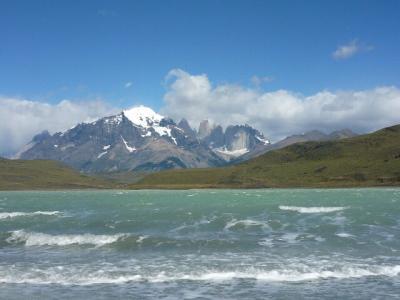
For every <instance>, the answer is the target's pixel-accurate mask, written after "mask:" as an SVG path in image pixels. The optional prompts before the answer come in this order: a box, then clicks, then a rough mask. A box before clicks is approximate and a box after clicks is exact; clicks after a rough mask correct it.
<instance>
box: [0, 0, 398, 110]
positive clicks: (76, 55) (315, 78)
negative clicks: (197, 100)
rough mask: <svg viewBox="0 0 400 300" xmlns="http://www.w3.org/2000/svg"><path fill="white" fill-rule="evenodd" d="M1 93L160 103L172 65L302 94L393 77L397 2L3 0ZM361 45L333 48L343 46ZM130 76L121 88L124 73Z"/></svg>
mask: <svg viewBox="0 0 400 300" xmlns="http://www.w3.org/2000/svg"><path fill="white" fill-rule="evenodd" d="M0 6H1V9H0V66H1V67H0V68H1V72H0V95H6V96H15V97H23V98H29V99H33V100H37V101H47V102H51V103H56V102H58V101H60V100H61V99H66V98H68V99H77V100H78V99H88V98H94V97H99V98H102V99H107V101H108V102H110V103H112V104H113V105H116V106H119V107H126V106H130V105H132V104H135V103H144V104H147V105H150V106H152V107H154V108H155V109H158V108H160V107H161V106H162V98H163V95H164V93H165V86H164V85H163V80H164V77H165V76H166V74H167V73H168V72H169V71H170V70H171V69H174V68H180V69H183V70H185V71H187V72H189V73H191V74H203V73H205V74H207V75H208V76H209V78H210V80H212V82H213V83H214V84H223V83H225V82H229V83H235V84H240V85H242V86H250V85H251V77H252V76H254V75H256V76H259V77H268V78H271V79H272V80H271V81H269V82H264V83H263V84H262V88H263V89H264V90H267V91H268V90H277V89H287V90H292V91H295V92H297V93H302V94H304V95H309V94H313V93H316V92H317V91H320V90H324V89H328V90H341V89H344V90H349V89H352V90H359V89H368V88H373V87H376V86H381V85H395V86H399V80H400V56H399V53H400V29H399V28H400V2H399V1H330V2H328V1H18V0H17V1H4V0H3V1H1V2H0ZM352 41H356V43H357V44H358V45H359V46H360V47H362V48H363V50H362V51H360V52H359V53H356V54H355V55H354V56H352V57H349V58H348V59H339V60H338V59H334V58H333V57H332V53H333V52H334V51H335V50H336V49H337V47H339V46H340V45H346V44H349V43H351V42H352ZM128 82H131V83H132V85H131V86H130V87H129V88H126V87H125V84H126V83H128Z"/></svg>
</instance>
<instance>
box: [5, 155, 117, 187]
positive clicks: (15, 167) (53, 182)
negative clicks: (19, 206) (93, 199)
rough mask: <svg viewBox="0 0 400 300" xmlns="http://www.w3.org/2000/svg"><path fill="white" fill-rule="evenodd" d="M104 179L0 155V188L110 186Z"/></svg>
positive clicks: (53, 164) (48, 163)
mask: <svg viewBox="0 0 400 300" xmlns="http://www.w3.org/2000/svg"><path fill="white" fill-rule="evenodd" d="M114 186H115V185H114V184H113V183H111V182H107V181H105V180H103V179H99V178H94V177H89V176H85V175H82V174H80V173H79V172H77V171H75V170H72V169H70V168H68V167H66V166H64V165H63V164H61V163H58V162H55V161H50V160H8V159H3V158H0V190H28V189H85V188H111V187H114Z"/></svg>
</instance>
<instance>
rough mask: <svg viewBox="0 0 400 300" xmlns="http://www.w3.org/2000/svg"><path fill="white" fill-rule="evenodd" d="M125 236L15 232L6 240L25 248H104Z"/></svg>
mask: <svg viewBox="0 0 400 300" xmlns="http://www.w3.org/2000/svg"><path fill="white" fill-rule="evenodd" d="M124 236H126V235H125V234H114V235H95V234H89V233H85V234H61V235H51V234H46V233H40V232H26V231H24V230H16V231H12V232H11V236H10V237H9V238H7V240H6V241H7V242H8V243H24V244H25V246H67V245H74V244H78V245H95V246H104V245H107V244H112V243H114V242H116V241H118V240H119V239H120V238H122V237H124Z"/></svg>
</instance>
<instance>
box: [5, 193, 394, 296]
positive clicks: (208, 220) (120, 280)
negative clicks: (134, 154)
mask: <svg viewBox="0 0 400 300" xmlns="http://www.w3.org/2000/svg"><path fill="white" fill-rule="evenodd" d="M398 295H400V189H398V188H379V189H378V188H376V189H375V188H368V189H331V190H324V189H262V190H186V191H117V190H111V191H56V192H41V191H32V192H0V299H110V298H113V299H128V298H129V299H269V298H272V299H302V298H307V299H321V298H323V299H388V298H396V297H398Z"/></svg>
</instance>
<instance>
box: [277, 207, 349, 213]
mask: <svg viewBox="0 0 400 300" xmlns="http://www.w3.org/2000/svg"><path fill="white" fill-rule="evenodd" d="M346 208H347V207H343V206H336V207H301V206H285V205H280V206H279V209H281V210H290V211H297V212H299V213H302V214H316V213H330V212H335V211H341V210H344V209H346Z"/></svg>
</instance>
